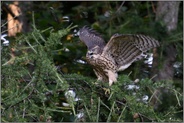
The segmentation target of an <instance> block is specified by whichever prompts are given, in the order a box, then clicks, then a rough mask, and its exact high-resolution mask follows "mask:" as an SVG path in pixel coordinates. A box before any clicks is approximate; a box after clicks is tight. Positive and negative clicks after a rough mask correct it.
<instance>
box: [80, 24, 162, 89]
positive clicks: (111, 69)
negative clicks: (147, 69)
mask: <svg viewBox="0 0 184 123" xmlns="http://www.w3.org/2000/svg"><path fill="white" fill-rule="evenodd" d="M79 38H80V40H81V41H82V42H84V43H85V44H86V46H87V47H88V51H87V54H86V59H87V62H88V63H89V64H90V65H92V66H93V69H94V72H95V74H96V76H97V77H98V80H100V81H105V82H106V81H109V85H110V86H111V85H112V84H113V82H116V81H117V77H118V74H117V72H118V71H123V70H125V69H126V68H128V67H129V66H130V65H131V64H132V63H133V62H135V61H137V60H140V59H142V58H144V57H145V56H146V51H148V50H150V49H151V48H154V47H158V46H159V42H158V41H157V40H155V39H153V38H151V37H149V36H145V35H136V34H115V35H113V36H112V37H111V38H110V40H109V41H108V43H107V44H105V41H104V39H103V38H102V37H101V36H100V34H98V33H97V32H96V31H94V30H93V29H90V28H88V27H86V26H84V27H83V28H81V29H80V30H79Z"/></svg>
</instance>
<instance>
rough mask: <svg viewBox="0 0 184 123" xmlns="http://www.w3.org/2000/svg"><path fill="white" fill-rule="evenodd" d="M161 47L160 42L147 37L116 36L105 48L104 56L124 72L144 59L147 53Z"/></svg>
mask: <svg viewBox="0 0 184 123" xmlns="http://www.w3.org/2000/svg"><path fill="white" fill-rule="evenodd" d="M157 46H159V42H158V41H157V40H155V39H153V38H150V37H148V36H145V35H133V34H127V35H114V36H112V37H111V39H110V41H109V42H108V43H107V45H106V46H105V47H104V50H103V52H102V56H104V57H108V58H110V59H112V60H114V62H115V63H116V64H117V66H118V69H119V70H124V69H126V68H127V67H129V66H130V65H131V63H132V62H134V61H137V60H140V59H142V58H143V57H144V56H145V55H144V53H146V51H148V50H150V49H151V48H154V47H157Z"/></svg>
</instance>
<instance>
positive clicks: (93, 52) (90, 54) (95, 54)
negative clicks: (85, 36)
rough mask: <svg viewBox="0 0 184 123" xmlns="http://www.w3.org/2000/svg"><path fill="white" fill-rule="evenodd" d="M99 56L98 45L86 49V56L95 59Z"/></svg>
mask: <svg viewBox="0 0 184 123" xmlns="http://www.w3.org/2000/svg"><path fill="white" fill-rule="evenodd" d="M99 56H100V47H99V46H95V47H94V48H93V49H91V50H88V52H87V54H86V57H87V58H90V59H95V58H98V57H99Z"/></svg>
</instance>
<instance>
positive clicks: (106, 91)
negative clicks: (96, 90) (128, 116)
mask: <svg viewBox="0 0 184 123" xmlns="http://www.w3.org/2000/svg"><path fill="white" fill-rule="evenodd" d="M103 90H104V91H105V95H107V94H108V95H109V94H110V93H111V89H110V88H103Z"/></svg>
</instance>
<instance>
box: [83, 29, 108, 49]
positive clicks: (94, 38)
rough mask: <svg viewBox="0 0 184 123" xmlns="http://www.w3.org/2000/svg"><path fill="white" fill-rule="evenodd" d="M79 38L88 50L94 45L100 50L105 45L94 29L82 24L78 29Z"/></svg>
mask: <svg viewBox="0 0 184 123" xmlns="http://www.w3.org/2000/svg"><path fill="white" fill-rule="evenodd" d="M79 38H80V40H81V41H82V42H84V43H85V44H86V46H87V47H88V50H91V49H93V48H94V47H96V46H98V47H100V51H102V50H103V48H104V47H105V41H104V39H103V38H102V37H101V35H100V34H98V33H97V32H96V31H94V30H92V29H90V28H88V27H87V26H84V27H83V28H81V29H80V30H79Z"/></svg>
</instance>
